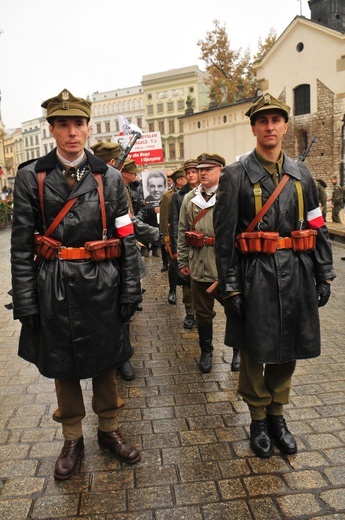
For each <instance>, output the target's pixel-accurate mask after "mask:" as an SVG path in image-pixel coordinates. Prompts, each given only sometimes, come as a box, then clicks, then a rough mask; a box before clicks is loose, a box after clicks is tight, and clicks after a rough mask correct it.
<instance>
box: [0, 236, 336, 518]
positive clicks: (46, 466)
mask: <svg viewBox="0 0 345 520" xmlns="http://www.w3.org/2000/svg"><path fill="white" fill-rule="evenodd" d="M9 238H10V230H9V229H2V230H0V247H1V259H0V273H1V279H0V288H1V294H0V299H1V301H0V321H1V336H0V361H1V363H0V519H1V520H22V519H40V520H43V519H65V520H67V519H69V520H70V519H75V518H83V519H84V520H125V519H128V520H181V519H186V520H213V519H215V520H222V519H224V520H225V519H234V520H242V519H243V520H244V519H245V520H247V519H251V520H278V519H286V520H287V519H290V520H291V519H302V518H303V519H308V520H314V519H317V518H327V519H329V520H335V519H337V520H339V519H345V384H344V383H345V351H344V321H343V320H345V316H344V304H345V298H344V291H345V282H344V279H345V278H344V272H345V262H344V261H341V256H345V249H344V246H342V245H339V244H335V245H334V248H333V251H334V259H335V268H336V272H337V275H338V277H337V279H336V280H335V281H334V283H333V290H332V297H331V300H330V302H329V304H328V305H327V306H326V307H324V308H322V309H321V310H320V314H321V324H322V337H323V353H322V356H321V357H320V358H318V359H312V360H309V361H301V362H299V363H298V367H297V370H296V373H295V376H294V379H293V389H292V394H291V403H290V405H289V406H287V407H286V414H285V415H286V418H287V421H288V424H289V427H290V429H291V430H292V432H294V434H295V435H296V437H297V441H298V447H299V449H298V453H297V454H296V455H291V456H287V455H282V454H280V453H279V452H278V451H275V453H274V456H272V457H271V458H270V459H268V460H263V459H259V458H258V457H256V456H254V454H253V453H252V451H251V449H250V446H249V435H248V434H249V422H250V419H249V414H248V411H247V407H246V405H245V404H244V403H243V402H242V401H241V400H240V398H239V397H238V395H237V393H236V386H237V379H238V374H237V373H233V372H231V371H230V361H231V349H228V348H226V347H225V346H224V344H223V334H224V325H225V320H224V316H223V312H222V308H221V307H220V306H219V305H218V304H217V308H216V310H217V317H216V319H215V338H216V340H215V357H214V368H213V370H212V372H211V373H210V374H201V373H200V372H199V370H198V367H197V359H198V355H199V349H198V342H197V332H196V329H193V330H192V331H186V330H184V329H183V327H182V321H183V318H184V309H183V305H182V302H181V291H180V290H179V292H178V304H177V306H172V305H169V304H168V303H167V293H168V281H167V274H166V273H161V272H160V268H161V260H160V259H159V258H148V259H145V262H146V266H147V270H148V274H147V277H146V278H145V279H144V287H145V289H146V293H145V297H144V302H143V309H144V310H143V312H138V313H137V314H136V316H135V317H134V320H133V324H132V326H131V334H132V339H133V346H134V350H135V354H134V357H133V364H134V366H135V368H136V373H137V377H136V379H135V380H134V381H131V382H124V381H122V380H120V383H119V385H120V389H121V394H122V396H123V397H124V398H125V399H126V402H127V405H126V408H125V410H124V412H123V413H122V414H121V417H120V421H121V429H122V430H123V432H124V434H125V435H126V436H127V438H128V439H130V440H131V441H133V442H134V443H135V444H136V445H137V446H138V447H140V450H141V453H142V460H141V461H140V462H139V463H138V464H137V465H135V466H133V467H131V466H126V465H124V464H121V463H120V462H118V461H116V460H114V459H113V458H112V457H111V455H110V454H109V453H108V452H105V451H101V450H100V448H99V447H98V444H97V442H96V429H97V422H96V418H95V416H94V414H93V412H92V410H91V403H90V401H91V386H90V380H87V381H84V382H83V384H84V389H85V398H86V399H85V400H86V403H87V416H86V418H85V420H84V436H85V442H86V449H85V455H84V457H83V460H82V462H81V467H80V472H79V473H78V474H77V475H75V476H74V477H73V478H72V479H71V480H70V481H68V482H65V483H57V482H55V481H54V479H53V476H52V473H53V467H54V464H55V460H56V457H57V456H58V454H59V452H60V449H61V445H62V435H61V432H60V427H59V425H58V424H56V423H55V422H54V421H53V420H52V413H53V410H54V409H55V406H56V401H55V393H54V385H53V382H52V381H51V380H48V379H45V378H43V377H42V376H40V375H39V374H38V372H37V369H36V368H35V367H34V366H31V365H30V364H28V363H26V362H24V361H23V360H21V359H20V358H19V357H18V356H17V342H18V334H19V325H18V323H17V322H14V321H13V320H12V313H11V312H9V311H7V310H6V309H5V308H4V304H5V303H8V302H9V297H8V296H7V294H6V293H7V291H8V290H9V288H10V282H9V280H10V275H9V272H10V267H9Z"/></svg>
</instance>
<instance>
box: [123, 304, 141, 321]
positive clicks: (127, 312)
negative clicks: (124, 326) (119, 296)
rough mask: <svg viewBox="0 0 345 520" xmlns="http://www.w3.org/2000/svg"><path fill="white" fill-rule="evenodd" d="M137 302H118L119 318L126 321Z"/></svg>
mask: <svg viewBox="0 0 345 520" xmlns="http://www.w3.org/2000/svg"><path fill="white" fill-rule="evenodd" d="M137 306H138V304H137V303H120V318H121V320H122V321H123V322H124V323H126V322H127V321H129V320H130V319H131V317H132V316H133V314H134V313H135V311H136V308H137Z"/></svg>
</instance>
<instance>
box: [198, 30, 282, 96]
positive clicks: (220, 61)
mask: <svg viewBox="0 0 345 520" xmlns="http://www.w3.org/2000/svg"><path fill="white" fill-rule="evenodd" d="M213 24H214V27H213V30H212V31H209V32H208V33H207V34H206V38H205V40H199V41H198V42H197V45H198V46H199V47H200V49H201V57H200V58H201V59H202V60H203V61H204V62H205V65H206V71H207V72H208V79H207V84H208V86H209V87H210V90H211V92H212V96H213V98H214V99H215V101H216V102H217V103H234V102H235V101H237V100H238V99H242V98H248V97H252V96H254V95H255V91H256V78H255V74H254V71H253V66H252V65H253V59H252V57H251V54H250V51H249V49H245V50H244V51H242V49H241V48H239V49H231V46H230V39H229V37H228V34H227V32H226V28H225V26H221V25H220V23H219V21H218V20H214V21H213ZM274 41H275V34H274V32H273V30H271V32H270V35H269V37H268V38H266V40H265V41H264V43H262V42H261V41H259V51H258V53H257V55H256V56H259V55H260V56H262V55H263V54H264V53H265V52H267V50H268V48H269V47H270V46H272V45H273V43H274ZM256 56H255V59H256Z"/></svg>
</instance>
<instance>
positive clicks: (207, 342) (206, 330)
mask: <svg viewBox="0 0 345 520" xmlns="http://www.w3.org/2000/svg"><path fill="white" fill-rule="evenodd" d="M198 334H199V345H200V349H201V356H200V360H199V369H200V372H204V373H208V372H211V370H212V355H213V345H212V341H213V327H212V323H207V324H206V325H199V324H198Z"/></svg>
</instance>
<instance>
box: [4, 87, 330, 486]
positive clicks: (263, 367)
mask: <svg viewBox="0 0 345 520" xmlns="http://www.w3.org/2000/svg"><path fill="white" fill-rule="evenodd" d="M42 107H44V108H45V109H46V110H47V120H48V122H49V125H50V126H49V128H50V131H51V133H52V135H53V137H54V138H55V140H56V145H57V146H56V148H55V149H54V150H52V151H51V152H50V153H49V154H48V155H46V156H45V157H42V158H40V159H38V160H33V161H28V162H27V163H25V164H23V165H21V167H20V168H19V170H18V174H17V177H16V182H15V188H14V217H13V225H12V239H11V263H12V293H13V310H14V318H15V319H19V320H20V322H21V324H22V328H21V335H20V340H19V355H20V356H21V357H22V358H23V359H25V360H27V361H29V362H32V363H34V364H35V365H36V366H37V367H38V369H39V371H40V372H41V374H43V375H44V376H46V377H49V378H53V379H54V380H55V386H56V395H57V403H58V407H57V409H56V411H55V412H54V414H53V419H54V420H55V421H57V422H59V423H61V424H62V431H63V435H64V439H65V442H64V445H63V448H62V451H61V453H60V455H59V457H58V459H57V461H56V465H55V470H54V476H55V479H57V480H68V479H69V478H70V477H71V476H72V475H73V474H74V473H75V472H76V470H77V468H78V461H79V460H80V458H81V455H82V453H83V449H84V439H83V433H82V419H83V417H84V416H85V406H84V402H83V396H82V391H81V386H80V380H81V379H85V378H92V385H93V400H92V406H93V410H94V412H95V413H96V415H97V416H98V432H97V437H98V442H99V444H100V446H101V447H103V448H107V449H110V450H111V451H112V453H113V454H114V456H115V457H116V458H117V459H118V460H120V461H121V462H125V463H128V464H134V463H136V462H138V461H139V460H140V453H139V451H138V450H137V449H136V448H135V447H134V446H133V445H132V444H130V443H128V442H127V441H126V440H125V439H124V437H123V435H122V433H121V431H120V429H119V426H118V415H119V413H120V412H121V410H122V409H123V406H124V402H123V400H122V399H121V397H120V396H119V394H118V390H117V384H116V371H118V372H119V373H120V374H121V376H122V377H123V378H124V379H128V380H130V379H133V378H134V377H135V373H134V369H133V367H132V365H131V363H130V359H131V357H132V354H133V349H132V347H131V344H130V330H129V326H130V325H129V324H130V321H131V317H132V316H133V314H134V313H135V312H136V311H138V310H139V311H140V310H142V307H141V302H142V293H143V290H142V287H141V279H142V278H143V276H144V275H145V264H144V262H143V259H142V257H141V254H140V247H141V246H143V245H144V244H156V245H157V243H159V242H160V240H161V237H160V236H159V232H160V231H161V234H162V236H163V244H164V251H165V249H166V250H167V251H168V253H169V256H168V260H167V262H168V279H169V294H168V303H169V304H171V305H174V304H176V287H177V285H182V294H183V304H184V306H185V312H186V316H185V319H184V322H183V327H185V328H187V329H191V328H193V327H194V326H196V327H197V332H198V338H199V346H200V358H199V361H198V366H199V369H200V371H201V372H202V373H208V372H210V371H211V369H212V355H213V320H214V317H215V314H216V313H215V310H214V304H215V297H214V294H215V293H214V282H215V281H218V283H219V285H218V287H217V288H216V290H217V291H218V296H217V298H219V301H221V303H222V305H223V307H224V312H225V314H226V318H227V321H226V332H225V344H226V345H227V346H229V347H232V348H233V360H232V370H236V371H237V370H239V384H238V391H239V394H240V395H241V396H242V398H243V400H244V401H245V402H246V403H247V405H248V408H249V412H250V416H251V425H250V444H251V447H252V450H253V451H254V453H255V454H256V455H257V456H259V457H270V456H271V455H272V453H273V443H274V444H275V445H276V447H277V448H278V449H279V450H280V451H281V452H283V453H288V454H293V453H295V452H296V451H297V443H296V440H295V438H294V436H293V435H292V433H291V432H290V431H289V430H288V428H287V425H286V422H285V418H284V414H283V407H284V405H286V404H287V403H288V402H289V394H290V389H291V378H292V375H293V373H294V370H295V366H296V360H298V359H307V358H313V357H316V356H319V355H320V324H319V314H318V307H321V306H323V305H325V304H326V303H327V301H328V299H329V297H330V292H331V281H332V280H333V279H334V278H335V273H334V271H333V266H332V251H331V246H330V241H329V238H328V231H327V227H326V226H325V223H324V220H323V218H322V214H321V210H320V207H319V201H318V192H317V187H316V184H315V182H314V180H313V178H312V175H311V173H310V171H309V169H308V168H307V166H306V165H305V164H304V163H302V162H296V161H294V160H292V159H291V158H290V157H288V156H287V155H286V154H285V153H284V152H283V150H282V141H283V137H284V135H285V133H286V132H287V129H288V120H289V112H290V109H289V107H288V106H287V105H286V104H285V103H284V102H283V101H281V100H278V99H275V98H274V97H273V96H271V95H270V94H268V93H267V94H265V95H263V96H262V97H260V98H259V99H258V100H257V101H256V102H255V103H253V105H252V106H251V107H250V109H249V110H248V111H247V113H246V115H247V116H248V117H249V120H250V125H251V130H252V132H253V135H254V136H255V138H256V147H255V149H254V150H253V151H252V152H251V153H249V154H246V155H245V156H243V157H241V158H240V160H239V161H237V162H236V163H234V164H232V165H230V166H226V161H225V159H224V158H223V157H221V156H220V155H218V154H216V153H202V154H200V155H199V156H198V157H197V158H196V159H190V160H187V161H185V163H184V164H183V165H182V166H181V168H178V169H177V170H176V171H174V172H172V174H171V176H170V177H171V180H172V181H173V183H174V187H173V189H171V190H167V191H166V192H165V193H164V194H163V196H162V198H161V203H160V212H161V219H160V228H161V229H160V231H159V229H158V227H157V226H152V225H150V224H148V223H147V222H145V217H144V214H145V201H144V200H143V193H142V187H141V186H140V183H139V182H138V180H137V178H136V177H137V173H138V169H137V167H136V165H135V162H134V161H131V160H126V161H125V162H124V164H123V166H122V168H120V170H121V171H119V170H118V169H115V168H114V167H113V165H114V164H115V162H116V159H117V158H118V156H119V155H120V153H121V148H120V147H119V145H115V144H113V143H98V144H96V145H94V146H93V147H92V149H93V152H94V153H93V154H91V153H90V152H89V151H88V150H87V149H86V148H85V144H86V140H87V137H88V134H89V121H90V115H91V103H90V102H89V101H88V100H85V99H82V98H76V97H75V96H73V95H72V94H71V93H70V92H69V91H68V90H67V89H65V90H64V91H62V92H61V93H60V94H58V95H57V96H55V97H53V98H50V99H48V100H47V101H45V102H44V103H43V104H42Z"/></svg>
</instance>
